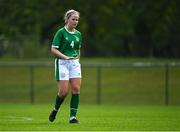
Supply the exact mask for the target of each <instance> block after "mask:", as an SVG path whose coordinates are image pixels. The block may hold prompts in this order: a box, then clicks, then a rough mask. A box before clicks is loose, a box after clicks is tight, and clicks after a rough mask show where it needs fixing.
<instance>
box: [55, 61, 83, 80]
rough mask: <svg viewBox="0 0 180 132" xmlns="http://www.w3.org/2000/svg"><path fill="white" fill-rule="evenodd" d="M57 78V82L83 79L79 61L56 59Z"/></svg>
mask: <svg viewBox="0 0 180 132" xmlns="http://www.w3.org/2000/svg"><path fill="white" fill-rule="evenodd" d="M55 77H56V80H69V79H70V78H81V64H80V63H79V59H73V60H62V59H55Z"/></svg>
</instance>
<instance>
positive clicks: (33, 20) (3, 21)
mask: <svg viewBox="0 0 180 132" xmlns="http://www.w3.org/2000/svg"><path fill="white" fill-rule="evenodd" d="M68 9H76V10H78V11H79V12H80V13H81V14H80V15H81V16H80V23H79V25H78V27H77V29H78V30H79V31H81V32H82V35H83V46H82V54H83V56H86V57H90V56H112V57H113V56H116V57H118V56H121V57H122V56H127V57H132V56H133V57H165V58H167V57H168V58H179V57H180V52H179V50H180V23H179V20H180V15H179V14H180V2H179V0H156V1H155V0H152V1H149V0H144V1H142V0H89V1H85V0H76V1H74V0H52V1H49V0H16V1H15V0H0V16H1V18H0V57H4V56H10V57H16V58H25V57H31V58H32V57H46V56H48V55H49V54H48V53H49V50H50V46H51V42H52V38H53V35H54V33H55V32H56V31H57V29H58V28H59V27H62V26H63V25H64V20H63V17H64V16H63V15H64V13H65V12H66V11H67V10H68Z"/></svg>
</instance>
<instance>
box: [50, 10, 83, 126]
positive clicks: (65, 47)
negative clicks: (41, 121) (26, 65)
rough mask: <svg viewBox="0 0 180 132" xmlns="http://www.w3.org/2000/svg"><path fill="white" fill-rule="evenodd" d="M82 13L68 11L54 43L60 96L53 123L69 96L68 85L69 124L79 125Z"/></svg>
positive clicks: (58, 95) (52, 114)
mask: <svg viewBox="0 0 180 132" xmlns="http://www.w3.org/2000/svg"><path fill="white" fill-rule="evenodd" d="M79 17H80V13H79V12H78V11H75V10H68V11H67V12H66V13H65V15H64V20H65V26H64V27H62V28H60V29H59V30H58V31H57V32H56V34H55V36H54V38H53V42H52V47H51V52H52V53H53V54H55V56H56V59H55V77H56V80H57V87H58V94H57V96H56V101H55V106H54V109H53V110H52V112H51V113H50V115H49V121H51V122H53V121H54V120H55V118H56V114H57V112H58V110H59V108H60V106H61V104H62V103H63V101H64V99H65V97H66V96H67V94H68V84H70V87H71V92H72V96H71V102H70V119H69V123H78V120H77V118H76V113H77V110H78V105H79V94H80V86H81V65H80V63H79V59H80V48H81V42H82V39H81V33H80V32H79V31H78V30H76V29H75V28H76V26H77V24H78V21H79Z"/></svg>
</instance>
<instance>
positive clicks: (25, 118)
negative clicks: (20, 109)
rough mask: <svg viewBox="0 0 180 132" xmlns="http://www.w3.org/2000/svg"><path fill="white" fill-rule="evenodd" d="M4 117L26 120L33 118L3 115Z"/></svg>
mask: <svg viewBox="0 0 180 132" xmlns="http://www.w3.org/2000/svg"><path fill="white" fill-rule="evenodd" d="M4 118H7V119H12V120H27V121H32V120H34V119H33V118H31V117H23V116H22V117H21V116H5V117H4Z"/></svg>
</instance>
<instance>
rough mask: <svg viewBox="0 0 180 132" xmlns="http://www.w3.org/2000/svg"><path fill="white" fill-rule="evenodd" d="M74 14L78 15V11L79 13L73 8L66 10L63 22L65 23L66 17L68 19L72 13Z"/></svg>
mask: <svg viewBox="0 0 180 132" xmlns="http://www.w3.org/2000/svg"><path fill="white" fill-rule="evenodd" d="M74 14H77V15H78V16H80V13H79V12H78V11H76V10H73V9H71V10H68V11H67V12H66V13H65V15H64V21H65V23H67V21H68V19H69V18H70V17H71V16H72V15H74Z"/></svg>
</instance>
